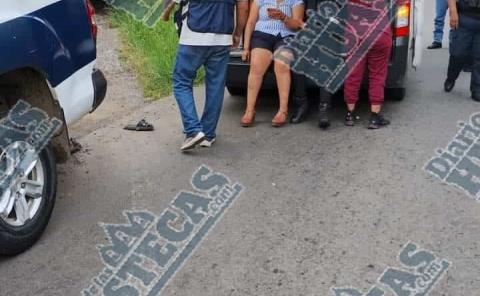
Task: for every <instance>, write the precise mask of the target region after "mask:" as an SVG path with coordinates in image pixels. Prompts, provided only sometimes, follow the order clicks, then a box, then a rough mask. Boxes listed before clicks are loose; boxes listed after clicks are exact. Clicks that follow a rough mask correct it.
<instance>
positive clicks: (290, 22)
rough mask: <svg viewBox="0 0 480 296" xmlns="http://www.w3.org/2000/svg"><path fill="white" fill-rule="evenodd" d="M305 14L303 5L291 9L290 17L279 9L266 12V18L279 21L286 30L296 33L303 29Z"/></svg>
mask: <svg viewBox="0 0 480 296" xmlns="http://www.w3.org/2000/svg"><path fill="white" fill-rule="evenodd" d="M304 14H305V5H304V4H299V5H296V6H295V7H293V10H292V17H288V16H287V15H286V14H284V13H283V12H282V11H281V10H279V9H274V8H273V9H270V10H269V11H268V16H269V17H270V18H271V19H274V20H281V21H282V22H283V23H284V24H285V26H287V28H289V29H290V30H293V31H298V30H301V29H303V27H304V26H305V22H304V21H303V16H304Z"/></svg>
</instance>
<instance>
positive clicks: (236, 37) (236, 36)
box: [232, 34, 242, 48]
mask: <svg viewBox="0 0 480 296" xmlns="http://www.w3.org/2000/svg"><path fill="white" fill-rule="evenodd" d="M232 38H233V42H232V43H233V45H232V48H238V46H239V45H240V40H241V39H242V35H241V34H233V37H232Z"/></svg>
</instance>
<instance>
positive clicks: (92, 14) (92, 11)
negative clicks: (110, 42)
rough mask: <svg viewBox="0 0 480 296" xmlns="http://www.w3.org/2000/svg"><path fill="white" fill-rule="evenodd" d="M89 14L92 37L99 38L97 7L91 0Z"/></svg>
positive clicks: (88, 6) (88, 4)
mask: <svg viewBox="0 0 480 296" xmlns="http://www.w3.org/2000/svg"><path fill="white" fill-rule="evenodd" d="M87 15H88V21H89V23H90V28H91V29H92V37H93V39H94V40H97V32H98V27H97V22H96V21H95V7H94V6H93V4H92V2H90V0H87Z"/></svg>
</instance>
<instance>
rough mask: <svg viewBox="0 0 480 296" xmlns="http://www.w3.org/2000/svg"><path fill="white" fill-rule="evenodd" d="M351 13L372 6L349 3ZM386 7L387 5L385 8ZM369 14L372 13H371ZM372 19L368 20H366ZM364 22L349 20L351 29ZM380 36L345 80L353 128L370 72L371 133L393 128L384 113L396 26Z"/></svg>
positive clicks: (356, 1) (347, 121) (357, 1)
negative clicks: (366, 77) (365, 74)
mask: <svg viewBox="0 0 480 296" xmlns="http://www.w3.org/2000/svg"><path fill="white" fill-rule="evenodd" d="M348 5H349V9H350V8H351V9H352V11H355V9H356V8H355V7H356V6H363V5H366V6H367V7H368V2H363V1H360V0H348ZM384 5H386V3H385V4H384ZM367 11H368V10H367ZM364 17H368V16H364ZM360 20H361V18H354V17H349V22H350V25H351V26H353V27H358V26H360V23H359V22H360ZM382 30H383V32H380V36H379V37H378V39H377V40H376V41H375V43H374V44H373V45H372V47H371V48H369V49H368V50H367V51H366V52H365V54H364V56H363V57H362V58H360V59H359V61H358V63H357V64H356V65H355V66H354V67H353V68H352V69H351V70H350V73H349V75H348V76H347V79H346V80H345V86H344V95H345V103H346V104H347V109H348V110H347V115H346V116H345V125H347V126H353V125H355V121H356V119H357V116H356V115H355V109H356V107H357V102H358V99H359V95H360V88H361V85H362V80H363V77H364V73H365V70H366V68H368V75H369V77H368V97H369V100H370V110H371V114H370V120H369V125H368V128H369V129H378V128H381V127H384V126H386V125H389V124H390V121H389V120H387V119H385V118H384V117H383V115H382V114H381V113H380V111H381V109H382V105H383V102H384V99H385V98H384V96H385V82H386V79H387V74H388V61H389V59H390V54H391V52H392V45H393V44H392V39H393V36H392V34H393V32H392V26H391V25H388V26H387V27H386V28H385V29H383V28H382Z"/></svg>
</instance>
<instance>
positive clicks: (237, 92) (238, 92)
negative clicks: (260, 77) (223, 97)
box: [227, 86, 247, 97]
mask: <svg viewBox="0 0 480 296" xmlns="http://www.w3.org/2000/svg"><path fill="white" fill-rule="evenodd" d="M227 90H228V92H229V93H230V94H231V95H232V96H236V97H244V96H246V95H247V89H246V88H243V87H232V86H227Z"/></svg>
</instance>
